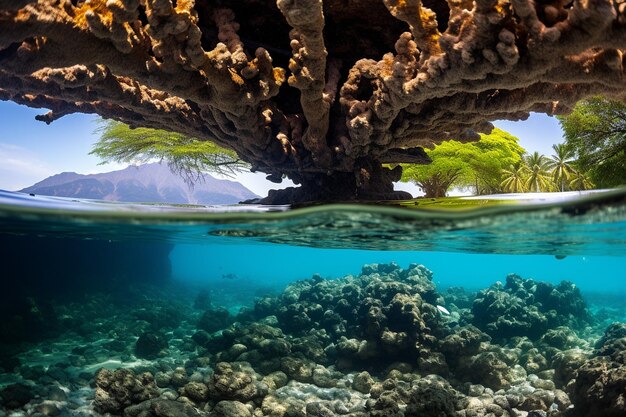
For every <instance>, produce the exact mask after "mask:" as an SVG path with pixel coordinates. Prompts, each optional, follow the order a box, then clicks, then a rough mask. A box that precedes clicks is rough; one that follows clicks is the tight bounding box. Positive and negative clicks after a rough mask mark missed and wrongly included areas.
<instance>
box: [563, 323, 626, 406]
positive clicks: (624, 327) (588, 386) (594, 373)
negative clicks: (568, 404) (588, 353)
mask: <svg viewBox="0 0 626 417" xmlns="http://www.w3.org/2000/svg"><path fill="white" fill-rule="evenodd" d="M569 390H570V393H571V398H572V403H573V404H574V409H573V410H572V412H571V413H570V415H572V416H577V417H578V416H581V417H582V416H585V417H600V416H602V417H618V416H623V415H626V323H614V324H613V325H611V326H610V327H609V328H608V329H607V330H606V332H605V334H604V336H603V337H602V339H600V341H599V342H598V344H597V346H596V351H595V352H594V355H593V356H592V357H591V358H590V359H589V360H587V361H585V362H584V363H583V364H582V366H580V367H579V368H578V370H577V371H576V378H575V381H574V382H573V383H572V384H570V385H569Z"/></svg>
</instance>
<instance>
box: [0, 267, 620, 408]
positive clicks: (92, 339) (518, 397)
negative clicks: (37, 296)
mask: <svg viewBox="0 0 626 417" xmlns="http://www.w3.org/2000/svg"><path fill="white" fill-rule="evenodd" d="M234 290H235V291H237V290H239V289H234ZM161 291H162V294H163V295H162V296H161V297H160V296H159V295H158V293H155V292H150V291H147V290H146V289H145V288H144V287H142V288H141V289H137V290H135V291H134V293H135V294H136V295H135V297H136V300H135V301H134V302H131V303H129V301H128V300H129V299H132V296H130V295H126V296H125V298H124V300H125V301H124V303H123V304H121V305H119V306H117V305H112V303H110V300H109V299H107V298H97V297H95V298H94V299H90V300H89V302H86V303H76V304H72V305H71V306H66V305H53V306H54V308H55V311H58V312H59V316H63V317H65V316H72V315H73V316H77V317H87V318H89V320H88V321H87V323H86V324H83V325H82V326H81V325H79V324H78V323H73V322H72V321H69V322H70V323H72V327H71V328H70V329H69V330H68V335H67V337H68V338H74V339H72V340H73V342H72V343H67V339H60V340H59V342H58V344H55V343H54V341H50V340H48V341H47V342H46V343H47V344H45V343H43V342H41V343H39V344H35V345H34V347H33V351H32V352H25V353H22V354H20V355H18V356H19V361H18V363H16V364H15V363H14V364H13V365H12V366H14V369H15V371H14V379H12V383H11V384H8V385H7V386H6V387H4V388H2V389H1V390H0V415H3V414H2V413H3V412H5V410H6V414H7V415H14V414H10V413H16V414H15V415H24V416H31V415H32V416H39V417H41V415H59V416H67V417H81V416H83V417H84V416H85V415H92V416H99V415H101V414H105V415H106V414H108V415H121V416H125V417H174V416H176V417H178V416H192V417H294V416H296V417H309V416H310V417H338V416H346V417H521V416H524V417H533V416H534V417H537V416H546V417H548V416H549V417H582V416H591V417H595V416H609V417H613V416H622V415H623V414H624V408H623V405H624V402H623V398H624V397H623V393H624V388H625V385H624V381H626V378H625V376H626V373H625V372H624V366H625V365H624V360H625V352H626V325H625V324H623V323H622V324H613V325H611V326H610V327H609V328H608V329H606V331H604V329H601V327H598V326H597V325H595V324H594V323H596V322H595V321H594V320H592V317H591V315H590V313H589V312H588V310H587V307H586V305H585V304H584V303H582V302H581V299H580V294H579V292H578V291H577V290H575V288H574V287H573V286H572V285H570V284H568V283H565V284H559V285H550V284H545V283H541V282H536V281H533V280H529V279H522V278H520V277H517V276H514V275H511V276H509V278H508V280H507V285H506V286H503V285H498V284H496V285H494V286H492V287H490V288H488V289H486V290H484V291H481V292H479V293H478V294H475V293H464V292H463V291H462V290H460V289H458V288H456V289H454V290H452V291H445V292H442V293H440V292H438V290H437V288H436V287H435V284H434V282H433V274H432V272H431V271H430V270H428V269H427V268H425V267H424V266H422V265H419V264H411V265H409V266H408V267H407V268H401V267H400V266H398V265H396V264H394V263H390V264H370V265H365V266H363V267H362V269H361V272H360V274H358V275H347V276H345V277H343V278H336V279H323V278H322V277H320V276H319V275H315V276H313V277H312V278H310V279H307V280H302V281H297V282H293V283H291V284H290V285H288V286H287V287H286V288H285V289H284V290H283V292H282V293H280V294H278V295H276V296H272V297H262V298H258V299H257V300H256V302H255V303H254V304H253V305H251V306H250V307H244V308H242V309H241V310H240V312H239V313H238V314H236V315H230V314H229V313H228V309H227V308H226V307H227V306H219V305H217V304H215V302H216V300H218V298H217V297H212V303H209V304H210V305H208V304H207V303H205V302H203V303H202V304H201V306H202V308H201V309H200V310H199V309H198V308H197V307H198V305H197V303H195V301H194V298H195V296H196V295H197V291H189V292H188V293H182V292H181V293H177V292H176V291H174V290H172V289H169V288H168V289H162V290H161ZM131 293H132V292H131ZM185 294H186V295H185ZM492 294H495V295H492ZM502 294H504V295H502ZM100 297H102V296H100ZM129 297H130V298H129ZM472 297H475V302H474V303H471V302H470V301H469V299H471V298H472ZM499 297H500V298H503V299H505V300H508V301H507V303H508V304H507V305H505V306H504V307H502V306H500V305H499V304H497V303H496V305H497V307H498V308H501V309H503V310H501V311H502V315H503V316H505V317H507V320H509V321H517V322H520V323H522V322H524V320H526V319H527V316H524V315H521V316H520V315H519V306H525V307H526V308H528V310H529V311H532V312H533V313H536V314H540V315H543V317H544V321H545V323H546V326H545V327H544V329H545V330H544V331H543V333H540V334H539V333H538V334H537V335H535V334H534V333H533V334H529V335H523V334H507V336H506V337H504V336H502V335H501V334H499V333H494V334H491V335H490V334H489V332H490V331H491V330H492V328H491V327H489V326H486V325H481V324H480V323H479V322H478V319H477V317H486V318H487V319H488V320H492V316H490V315H485V316H477V315H476V309H477V307H476V305H477V304H478V305H479V306H482V305H486V301H485V300H491V299H498V298H499ZM147 300H149V301H147ZM492 304H493V302H492V303H491V304H489V308H495V307H491V305H492ZM147 305H151V306H152V309H149V308H148V307H147ZM437 306H440V307H441V306H445V308H446V309H447V310H449V313H450V314H446V313H444V312H443V311H442V310H440V309H438V308H437ZM459 306H461V307H459ZM505 307H511V308H509V309H504V308H505ZM205 308H208V310H205ZM479 308H482V307H479ZM489 308H487V309H489ZM555 309H559V313H560V310H561V309H562V310H563V315H562V316H560V317H559V314H553V313H551V311H555ZM174 311H176V312H177V313H176V314H174V313H173V312H174ZM207 312H208V314H207ZM95 314H97V316H94V315H95ZM92 317H98V319H93V320H92V319H91V318H92ZM139 317H142V318H143V319H139V320H138V318H139ZM224 318H227V320H223V319H224ZM64 320H65V319H64ZM155 323H160V325H161V326H163V329H164V331H163V332H161V333H159V334H158V335H157V334H155V333H154V332H155ZM472 323H473V324H472ZM489 323H490V322H487V323H486V324H489ZM208 326H214V328H209V327H208ZM481 327H482V328H483V329H485V330H481ZM202 328H204V329H202ZM78 329H80V333H78V332H77V330H78ZM205 329H206V330H205ZM494 329H496V330H497V327H494ZM522 329H523V330H524V331H526V330H527V329H528V327H522ZM209 330H210V331H209ZM603 333H604V334H603ZM135 335H140V337H139V339H137V338H136V336H135ZM531 336H532V337H531ZM153 337H156V338H157V339H158V340H153ZM142 338H143V339H144V340H143V341H142ZM596 340H597V343H595V349H594V342H595V341H596ZM144 343H145V344H146V345H147V346H148V348H146V349H147V350H148V351H150V352H152V353H154V352H157V354H153V355H148V356H146V355H142V354H140V351H141V350H142V349H143V348H141V349H139V346H140V345H143V344H144ZM164 346H167V353H166V354H165V352H162V353H158V352H161V349H162V348H163V347H164ZM51 352H54V353H55V354H53V355H49V353H51ZM6 354H7V355H11V354H12V355H15V353H14V352H12V351H11V350H10V349H7V352H6ZM46 357H50V358H51V359H50V362H49V363H45V362H41V361H42V358H46ZM60 358H62V359H60ZM107 368H114V370H109V369H107ZM115 368H119V369H115ZM90 386H91V387H92V388H90Z"/></svg>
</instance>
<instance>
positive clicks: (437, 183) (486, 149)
mask: <svg viewBox="0 0 626 417" xmlns="http://www.w3.org/2000/svg"><path fill="white" fill-rule="evenodd" d="M518 141H519V139H518V138H516V137H515V136H513V135H511V134H510V133H507V132H505V131H503V130H500V129H494V130H493V131H492V132H491V133H490V134H488V135H487V134H482V135H481V138H480V140H479V141H477V142H473V143H461V142H458V141H453V140H452V141H447V142H443V143H441V144H440V145H437V146H435V147H434V148H433V149H432V150H428V151H427V154H428V156H429V157H430V158H431V159H432V160H433V162H432V163H431V164H430V165H404V166H403V176H402V179H403V181H411V182H413V183H415V184H417V185H418V186H419V187H420V188H422V190H423V191H424V193H425V194H426V196H427V197H444V196H445V195H446V193H447V192H448V190H449V189H450V188H451V187H473V188H474V189H475V191H476V193H477V194H489V193H497V192H500V191H501V190H502V186H501V184H502V181H503V180H504V175H505V174H504V170H505V169H507V168H509V167H510V166H511V165H515V164H517V163H519V162H520V161H521V159H522V155H523V154H524V152H525V150H524V148H522V147H521V146H520V145H519V143H518Z"/></svg>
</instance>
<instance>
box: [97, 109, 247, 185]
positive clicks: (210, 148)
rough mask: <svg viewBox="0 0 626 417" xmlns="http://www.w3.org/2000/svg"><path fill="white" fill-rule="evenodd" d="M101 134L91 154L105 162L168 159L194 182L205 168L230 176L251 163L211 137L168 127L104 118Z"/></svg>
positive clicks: (173, 167)
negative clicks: (137, 125)
mask: <svg viewBox="0 0 626 417" xmlns="http://www.w3.org/2000/svg"><path fill="white" fill-rule="evenodd" d="M96 131H97V133H99V134H100V138H99V139H98V141H97V142H96V143H95V144H94V145H93V148H92V151H91V152H90V153H91V154H94V155H97V156H99V157H100V158H101V159H102V160H103V163H104V162H111V161H115V162H125V163H132V162H140V163H143V162H148V161H150V160H154V159H157V160H160V161H166V162H167V163H168V164H169V166H170V168H171V169H172V170H173V171H174V172H176V173H178V174H180V175H182V176H183V177H184V178H185V180H186V181H188V182H193V181H194V180H195V179H197V178H199V177H200V174H201V173H202V172H212V173H217V174H222V175H226V176H230V175H232V174H234V173H235V172H237V171H241V170H243V169H246V168H248V165H247V164H246V163H245V162H243V161H242V160H240V159H239V158H238V157H237V154H236V153H235V152H233V151H231V150H228V149H224V148H221V147H219V146H217V145H215V144H214V143H213V142H210V141H206V140H205V141H200V140H198V139H195V138H192V137H189V136H185V135H183V134H180V133H175V132H168V131H166V130H159V129H149V128H135V129H131V128H130V127H129V126H128V125H126V124H124V123H120V122H116V121H113V120H102V121H101V122H100V126H99V127H98V129H97V130H96Z"/></svg>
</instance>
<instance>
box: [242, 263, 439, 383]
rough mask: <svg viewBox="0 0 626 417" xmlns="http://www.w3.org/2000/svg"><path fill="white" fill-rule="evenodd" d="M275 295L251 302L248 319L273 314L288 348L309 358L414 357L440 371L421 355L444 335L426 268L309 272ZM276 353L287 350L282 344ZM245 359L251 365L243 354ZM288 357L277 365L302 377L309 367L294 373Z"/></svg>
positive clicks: (351, 362)
mask: <svg viewBox="0 0 626 417" xmlns="http://www.w3.org/2000/svg"><path fill="white" fill-rule="evenodd" d="M278 301H279V302H275V301H271V300H269V299H267V298H265V299H262V300H259V301H257V303H256V304H255V309H254V312H255V314H258V315H257V316H256V317H255V318H256V319H257V320H261V319H263V318H264V317H270V316H275V317H276V318H277V319H278V326H279V327H280V329H282V331H283V332H285V334H287V335H288V336H290V340H289V342H290V343H291V351H292V353H293V352H296V351H297V352H299V353H302V354H303V356H304V357H305V358H306V359H308V360H311V361H313V362H316V363H318V364H322V365H329V364H330V363H333V362H334V364H335V365H336V366H337V368H338V369H353V367H354V366H355V365H356V363H357V362H358V363H361V364H363V365H365V364H370V366H371V364H376V365H380V366H385V365H388V364H389V362H390V361H385V360H383V361H382V362H380V361H374V362H373V361H372V359H373V358H395V357H396V356H400V357H406V358H407V359H408V358H417V357H420V356H421V357H422V364H423V366H424V367H425V368H429V369H434V368H438V369H442V372H443V371H445V369H446V365H445V364H444V363H442V361H441V360H440V359H437V360H435V355H433V359H432V360H429V359H428V356H429V352H430V350H429V349H430V348H431V347H434V346H435V345H436V343H437V337H443V336H444V324H443V323H442V321H441V319H440V316H441V313H440V312H439V311H438V310H437V308H436V305H437V303H439V302H443V299H442V298H441V297H440V296H439V295H438V294H437V292H436V291H435V285H434V284H433V282H432V273H431V272H430V271H429V270H428V269H426V268H425V267H423V266H421V265H417V264H411V265H410V266H409V268H407V269H404V270H403V269H401V268H400V267H399V266H398V265H397V264H394V263H391V264H371V265H365V266H364V267H363V268H362V273H361V275H359V276H358V277H354V276H351V275H348V276H346V277H344V278H340V279H334V280H324V279H322V278H321V277H319V276H314V277H313V278H312V279H309V280H304V281H299V282H295V283H293V284H291V285H289V286H288V287H287V288H286V289H285V291H284V292H283V294H282V295H281V296H280V297H279V298H278ZM276 337H277V336H273V338H276ZM304 340H306V341H305V342H304V343H302V341H304ZM237 341H239V340H237ZM240 342H241V343H244V344H246V345H247V346H250V345H248V344H247V343H245V341H243V340H241V341H240ZM266 343H269V342H266ZM279 354H280V355H282V354H284V355H287V354H288V353H287V350H286V348H285V350H284V352H280V353H279ZM245 360H247V361H250V362H253V363H255V362H254V360H253V359H252V358H250V357H248V356H246V357H245ZM298 360H301V359H298ZM331 361H332V362H331ZM292 362H293V359H285V358H282V359H281V363H283V366H287V368H286V369H282V370H283V371H284V372H286V373H287V374H288V375H289V376H290V377H294V378H296V379H297V380H299V381H308V379H307V378H309V377H310V376H309V374H308V371H307V372H305V373H303V374H301V375H298V372H300V371H297V372H296V370H295V369H293V370H292V369H290V368H293V367H292V366H291V365H290V364H291V363H292ZM285 363H286V364H287V365H285ZM255 366H256V363H255ZM313 367H314V365H312V366H305V367H304V368H302V367H300V368H299V369H300V370H301V371H304V370H305V369H307V368H313ZM259 369H261V368H259ZM294 372H295V373H294ZM292 374H293V376H292Z"/></svg>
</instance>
